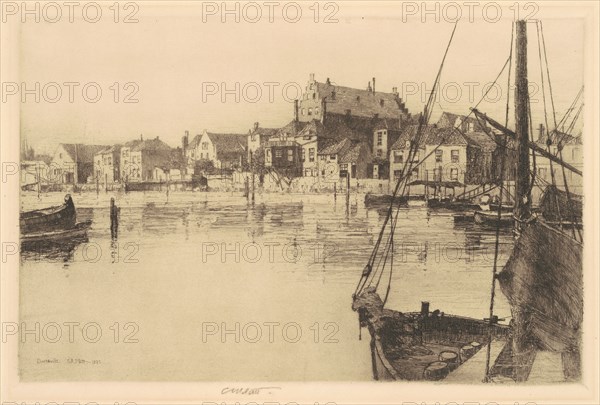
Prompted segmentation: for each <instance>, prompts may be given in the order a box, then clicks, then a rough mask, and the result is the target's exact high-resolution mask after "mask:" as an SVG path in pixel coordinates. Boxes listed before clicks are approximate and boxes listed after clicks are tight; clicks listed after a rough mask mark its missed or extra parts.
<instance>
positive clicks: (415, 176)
mask: <svg viewBox="0 0 600 405" xmlns="http://www.w3.org/2000/svg"><path fill="white" fill-rule="evenodd" d="M411 178H412V179H413V180H417V179H418V178H419V169H414V170H413V171H412V173H411Z"/></svg>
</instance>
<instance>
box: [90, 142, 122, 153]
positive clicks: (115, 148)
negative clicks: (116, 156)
mask: <svg viewBox="0 0 600 405" xmlns="http://www.w3.org/2000/svg"><path fill="white" fill-rule="evenodd" d="M121 148H122V145H121V144H115V145H113V146H109V147H108V148H105V149H102V150H99V151H98V152H96V155H98V154H100V153H102V154H104V153H119V151H120V150H121Z"/></svg>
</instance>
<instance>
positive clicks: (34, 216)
mask: <svg viewBox="0 0 600 405" xmlns="http://www.w3.org/2000/svg"><path fill="white" fill-rule="evenodd" d="M75 221H76V213H75V205H74V204H73V200H72V199H71V196H69V195H67V196H66V197H65V203H64V204H63V205H59V206H56V207H50V208H45V209H42V210H34V211H28V212H22V213H21V214H20V216H19V226H20V228H21V234H28V233H36V232H49V231H54V230H59V229H68V228H71V227H73V226H74V225H75Z"/></svg>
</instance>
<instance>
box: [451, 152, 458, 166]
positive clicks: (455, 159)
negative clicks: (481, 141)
mask: <svg viewBox="0 0 600 405" xmlns="http://www.w3.org/2000/svg"><path fill="white" fill-rule="evenodd" d="M450 161H451V162H452V163H458V149H452V150H451V151H450Z"/></svg>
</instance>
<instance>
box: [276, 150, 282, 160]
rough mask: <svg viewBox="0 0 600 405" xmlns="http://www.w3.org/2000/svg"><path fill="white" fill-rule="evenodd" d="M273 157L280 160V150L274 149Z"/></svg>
mask: <svg viewBox="0 0 600 405" xmlns="http://www.w3.org/2000/svg"><path fill="white" fill-rule="evenodd" d="M275 157H276V158H280V157H281V149H276V150H275Z"/></svg>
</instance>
